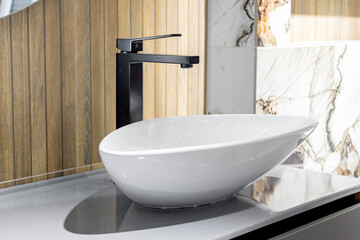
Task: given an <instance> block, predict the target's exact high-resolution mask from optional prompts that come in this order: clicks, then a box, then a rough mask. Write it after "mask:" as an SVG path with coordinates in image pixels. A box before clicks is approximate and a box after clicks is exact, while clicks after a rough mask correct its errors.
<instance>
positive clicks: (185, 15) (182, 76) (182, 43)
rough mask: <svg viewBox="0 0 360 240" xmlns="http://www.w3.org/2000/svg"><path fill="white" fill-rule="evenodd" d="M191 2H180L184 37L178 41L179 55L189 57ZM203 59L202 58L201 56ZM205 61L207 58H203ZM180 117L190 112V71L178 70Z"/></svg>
mask: <svg viewBox="0 0 360 240" xmlns="http://www.w3.org/2000/svg"><path fill="white" fill-rule="evenodd" d="M189 1H190V0H179V1H178V24H179V25H178V30H179V33H181V34H182V37H181V38H180V39H179V40H178V54H179V55H187V54H188V52H189V41H188V39H189V11H188V9H189ZM200 58H201V56H200ZM202 59H205V57H203V58H201V60H202ZM201 60H200V61H201ZM177 108H178V115H179V116H184V115H187V111H188V69H182V68H179V69H178V106H177Z"/></svg>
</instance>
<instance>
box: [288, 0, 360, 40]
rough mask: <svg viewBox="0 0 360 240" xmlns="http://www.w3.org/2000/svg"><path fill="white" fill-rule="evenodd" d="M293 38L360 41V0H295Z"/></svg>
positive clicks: (292, 11) (292, 26) (292, 25)
mask: <svg viewBox="0 0 360 240" xmlns="http://www.w3.org/2000/svg"><path fill="white" fill-rule="evenodd" d="M291 6H292V9H291V41H293V42H303V41H337V40H360V1H359V0H292V2H291Z"/></svg>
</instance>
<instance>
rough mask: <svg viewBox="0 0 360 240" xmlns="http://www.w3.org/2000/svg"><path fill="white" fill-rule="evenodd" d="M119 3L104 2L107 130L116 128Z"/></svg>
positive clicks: (110, 130)
mask: <svg viewBox="0 0 360 240" xmlns="http://www.w3.org/2000/svg"><path fill="white" fill-rule="evenodd" d="M117 9H118V3H117V1H105V2H104V12H105V20H104V29H105V33H104V34H105V63H106V64H105V121H106V122H105V132H106V134H108V133H110V132H112V131H114V130H115V129H116V100H115V97H116V82H115V81H114V79H116V54H115V53H116V51H117V50H116V45H115V44H114V39H116V38H117V36H118V17H117V14H118V12H117Z"/></svg>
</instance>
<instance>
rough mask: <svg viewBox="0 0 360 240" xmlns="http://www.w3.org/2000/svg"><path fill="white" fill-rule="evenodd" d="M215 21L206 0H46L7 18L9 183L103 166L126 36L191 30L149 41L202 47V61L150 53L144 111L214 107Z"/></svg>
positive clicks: (193, 49) (2, 24) (4, 146)
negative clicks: (209, 66)
mask: <svg viewBox="0 0 360 240" xmlns="http://www.w3.org/2000/svg"><path fill="white" fill-rule="evenodd" d="M194 23H195V25H194ZM205 25H206V0H195V1H193V0H111V1H108V0H77V1H73V0H46V1H45V0H41V1H39V2H37V3H35V4H34V5H33V6H31V7H30V8H28V9H27V10H25V11H21V12H18V13H16V14H15V15H12V16H11V17H7V18H3V19H0V116H1V118H0V143H1V145H0V188H3V187H9V186H13V185H14V184H23V183H27V182H31V181H39V180H43V179H46V178H54V177H59V176H63V175H68V174H73V173H76V172H84V171H89V170H91V169H98V168H102V167H103V164H102V163H101V160H100V157H99V152H98V145H99V143H100V141H101V140H102V139H103V137H104V136H105V134H107V133H109V132H111V131H112V130H114V129H115V107H116V106H115V80H116V76H115V74H116V69H115V62H116V61H115V53H116V52H118V50H117V49H116V48H115V39H116V37H122V38H129V37H142V36H153V35H156V34H168V33H181V34H182V37H181V38H171V39H162V40H155V41H145V42H144V53H159V54H179V55H189V54H190V53H192V55H199V56H200V64H199V65H195V66H194V69H195V70H194V69H191V70H189V69H181V68H180V66H179V65H178V64H175V65H171V64H168V65H167V64H154V63H144V103H143V104H144V118H145V119H150V118H154V117H165V116H176V115H187V114H202V113H204V108H205V56H204V55H205V40H206V39H205V36H206V32H205V29H206V27H205ZM190 31H191V32H190ZM190 38H191V39H190ZM155 65H156V66H155ZM191 71H193V72H191Z"/></svg>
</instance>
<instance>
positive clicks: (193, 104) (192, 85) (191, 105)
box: [187, 0, 200, 115]
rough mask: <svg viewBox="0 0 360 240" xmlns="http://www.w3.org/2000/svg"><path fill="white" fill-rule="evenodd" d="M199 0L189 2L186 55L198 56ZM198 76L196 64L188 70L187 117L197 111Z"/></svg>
mask: <svg viewBox="0 0 360 240" xmlns="http://www.w3.org/2000/svg"><path fill="white" fill-rule="evenodd" d="M199 7H200V1H199V0H191V1H189V23H191V24H189V37H188V41H189V45H188V46H189V51H188V54H189V55H191V56H195V55H198V54H199V52H200V51H199V47H200V45H199V31H198V29H199V14H198V13H199ZM198 75H199V65H198V64H196V65H194V66H193V67H192V68H190V69H188V112H187V113H188V115H196V114H198V113H199V111H198V104H197V99H198V86H199V82H198Z"/></svg>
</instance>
